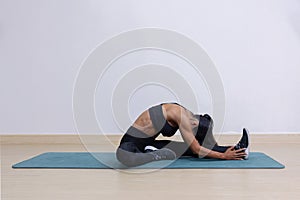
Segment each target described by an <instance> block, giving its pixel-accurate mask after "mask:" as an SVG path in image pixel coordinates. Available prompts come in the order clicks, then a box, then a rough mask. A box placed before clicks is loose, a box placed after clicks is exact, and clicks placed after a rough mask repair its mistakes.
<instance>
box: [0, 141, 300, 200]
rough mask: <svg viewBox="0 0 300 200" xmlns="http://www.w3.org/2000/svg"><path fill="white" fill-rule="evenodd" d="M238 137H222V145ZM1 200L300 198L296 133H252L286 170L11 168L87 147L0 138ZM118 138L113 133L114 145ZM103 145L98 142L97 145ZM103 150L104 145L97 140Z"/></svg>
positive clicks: (260, 147) (259, 146)
mask: <svg viewBox="0 0 300 200" xmlns="http://www.w3.org/2000/svg"><path fill="white" fill-rule="evenodd" d="M238 137H239V136H235V135H233V136H226V137H225V136H222V137H221V138H219V141H221V144H223V143H226V144H229V143H231V142H236V141H237V140H238ZM1 140H2V141H1V184H2V185H1V197H2V199H3V200H35V199H38V200H48V199H49V200H50V199H51V200H53V199H56V200H57V199H63V200H67V199H72V200H74V199H87V200H93V199H95V200H96V199H97V200H99V199H124V200H125V199H130V200H133V199H142V200H146V199H151V200H158V199H172V200H175V199H185V200H187V199H192V198H194V199H199V200H200V199H202V200H203V199H205V200H208V199H218V200H222V199H230V200H232V199H242V200H247V199H264V200H267V199H272V200H274V199H281V200H283V199H289V200H291V199H300V135H264V136H262V135H252V144H251V150H252V151H262V152H264V153H266V154H268V155H270V156H271V157H273V158H274V159H276V160H278V161H279V162H281V163H283V164H284V165H285V166H286V168H285V169H161V170H156V171H153V172H148V173H145V172H143V171H139V170H135V171H134V170H131V171H127V172H124V171H118V170H110V169H80V170H79V169H12V168H11V166H12V165H13V164H15V163H17V162H19V161H22V160H24V159H28V158H29V157H33V156H35V155H37V154H40V153H44V152H49V151H86V149H85V147H84V145H82V144H80V143H78V138H74V136H45V137H38V136H34V135H31V136H27V137H25V136H24V137H23V136H16V137H13V136H10V137H9V136H4V137H3V136H1ZM118 140H119V136H111V141H113V142H112V143H113V144H117V143H118ZM101 145H102V146H101ZM98 146H101V147H102V148H103V150H105V149H106V147H105V145H104V144H99V145H98Z"/></svg>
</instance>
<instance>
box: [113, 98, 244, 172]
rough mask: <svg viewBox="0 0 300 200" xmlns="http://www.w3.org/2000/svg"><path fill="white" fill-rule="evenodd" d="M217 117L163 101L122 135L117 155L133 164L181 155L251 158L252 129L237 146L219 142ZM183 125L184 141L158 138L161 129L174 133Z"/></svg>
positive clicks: (181, 128)
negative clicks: (215, 129) (214, 125)
mask: <svg viewBox="0 0 300 200" xmlns="http://www.w3.org/2000/svg"><path fill="white" fill-rule="evenodd" d="M212 128H213V120H212V119H211V117H210V116H209V115H207V114H205V115H195V114H193V113H192V112H191V111H189V110H187V109H186V108H184V107H183V106H181V105H179V104H177V103H163V104H160V105H156V106H153V107H151V108H149V109H148V110H146V111H144V112H143V113H142V114H141V115H140V116H139V117H138V118H137V119H136V121H135V122H134V124H133V125H132V126H130V128H129V129H128V130H127V132H126V133H125V134H124V136H123V137H122V139H121V142H120V146H119V147H118V149H117V152H116V155H117V158H118V160H119V161H120V162H121V163H123V164H124V165H126V166H129V167H133V166H138V165H142V164H145V163H148V162H152V161H156V160H173V159H176V158H178V157H181V156H192V157H206V158H217V159H225V160H242V159H247V158H248V154H249V149H248V146H249V141H248V137H249V136H248V131H247V130H246V129H243V136H242V138H241V140H240V141H239V143H238V144H237V145H235V146H219V145H218V144H217V142H216V140H215V138H214V136H213V133H212ZM178 129H179V131H180V133H181V136H182V138H183V140H184V142H177V141H170V140H156V137H157V136H158V135H159V134H160V133H161V134H162V135H163V136H167V137H171V136H173V135H174V134H175V133H176V131H177V130H178Z"/></svg>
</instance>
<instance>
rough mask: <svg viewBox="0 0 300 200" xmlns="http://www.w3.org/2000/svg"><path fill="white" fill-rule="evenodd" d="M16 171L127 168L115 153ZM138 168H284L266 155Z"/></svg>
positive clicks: (45, 161)
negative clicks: (31, 169)
mask: <svg viewBox="0 0 300 200" xmlns="http://www.w3.org/2000/svg"><path fill="white" fill-rule="evenodd" d="M12 167H13V168H48V169H49V168H59V169H112V168H114V169H126V168H127V167H126V166H124V165H122V164H121V163H120V162H119V161H118V160H117V159H116V156H115V153H112V152H107V153H89V152H48V153H43V154H40V155H38V156H35V157H33V158H30V159H28V160H25V161H22V162H20V163H17V164H15V165H13V166H12ZM134 168H137V169H156V168H168V169H181V168H182V169H196V168H199V169H200V168H205V169H282V168H284V165H282V164H280V163H279V162H277V161H275V160H274V159H272V158H270V157H269V156H267V155H266V154H264V153H260V152H251V153H250V155H249V159H248V160H218V159H203V158H202V159H200V158H192V157H182V158H179V159H177V160H172V161H167V160H162V161H155V162H151V163H147V164H144V165H141V166H138V167H134Z"/></svg>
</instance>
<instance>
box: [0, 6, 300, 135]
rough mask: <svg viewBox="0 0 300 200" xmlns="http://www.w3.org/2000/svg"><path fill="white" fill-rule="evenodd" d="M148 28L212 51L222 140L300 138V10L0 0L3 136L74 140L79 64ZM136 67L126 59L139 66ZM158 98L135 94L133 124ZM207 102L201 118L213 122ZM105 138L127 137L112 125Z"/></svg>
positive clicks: (0, 117) (0, 129)
mask: <svg viewBox="0 0 300 200" xmlns="http://www.w3.org/2000/svg"><path fill="white" fill-rule="evenodd" d="M142 27H159V28H165V29H170V30H174V31H177V32H179V33H182V34H184V35H186V36H188V37H190V38H192V39H193V40H194V41H196V42H197V43H199V44H200V45H201V46H202V47H203V48H204V49H205V50H206V51H207V53H208V55H209V56H210V57H211V59H212V60H213V61H214V62H215V64H216V67H217V69H218V71H219V73H220V75H221V77H222V80H223V84H224V88H225V93H226V119H225V123H224V127H223V131H224V132H232V131H234V132H237V131H240V129H241V128H242V127H243V126H247V127H248V128H249V129H250V130H251V131H252V132H264V133H274V132H283V133H290V132H300V123H299V122H300V106H299V102H300V81H299V74H300V1H299V0H247V1H239V0H227V1H216V0H213V1H212V0H206V1H200V0H193V1H191V0H190V1H180V0H164V1H161V0H152V1H146V0H121V1H120V0H109V1H104V0H103V1H99V0H94V1H91V0H90V1H88V0H43V1H40V0H27V1H22V0H2V1H0V67H1V73H0V89H1V90H0V91H1V96H0V97H1V98H0V134H16V133H74V132H75V124H74V122H73V115H72V91H73V84H74V81H75V78H76V74H77V71H78V69H79V67H80V64H81V63H82V61H83V60H84V59H85V58H86V56H87V55H88V54H89V52H90V51H91V50H92V49H93V48H95V47H96V46H97V45H98V44H99V43H101V42H103V41H104V40H106V39H108V38H110V37H111V36H113V35H116V34H118V33H120V32H123V31H127V30H131V29H136V28H142ZM150 55H151V53H150ZM153 55H154V54H153ZM141 56H142V55H141ZM137 57H138V55H136V57H132V58H131V61H130V59H129V58H127V59H129V62H135V64H136V63H138V62H137V61H135V60H136V59H135V58H137ZM161 57H163V55H161ZM159 58H160V56H159V55H158V56H156V59H159ZM147 59H149V57H147V58H145V60H140V61H145V62H146V60H147ZM148 61H149V60H148ZM170 62H171V64H173V65H174V66H175V65H176V62H175V60H171V61H170ZM178 62H180V61H178ZM141 63H142V62H141ZM169 64H170V63H169ZM171 64H170V65H171ZM116 65H117V64H116ZM175 68H176V66H175ZM152 87H154V86H152ZM154 89H157V91H158V93H157V94H158V95H163V94H164V90H163V89H162V88H155V87H154V88H149V87H148V88H144V91H143V90H141V91H138V92H137V93H136V96H135V97H134V99H133V101H135V102H140V104H139V106H137V108H135V107H134V103H132V102H131V103H130V107H131V111H130V112H131V116H132V118H134V117H135V116H136V115H137V114H138V112H139V111H140V110H142V109H143V107H142V106H140V105H143V103H144V104H145V105H146V104H149V102H148V101H146V100H145V99H148V100H149V98H145V95H146V97H147V95H148V96H149V94H147V92H149V91H153V90H154ZM108 90H109V87H107V89H105V88H104V89H101V90H100V91H97V92H98V95H99V93H101V94H100V95H105V94H106V93H107V92H109V91H108ZM203 96H204V97H203V102H202V103H203V110H201V111H203V112H210V109H211V108H210V106H209V105H208V103H207V102H209V100H208V99H207V93H206V92H205V91H204V92H203ZM149 97H153V94H152V95H150V96H149ZM162 98H164V99H167V100H168V99H174V98H175V97H174V95H173V96H172V94H165V96H164V97H162ZM157 100H160V99H157V98H156V97H155V98H154V99H153V101H157ZM98 115H102V113H100V114H99V113H98ZM105 128H106V129H105V131H106V132H110V133H114V132H115V133H117V132H120V131H119V130H118V128H117V126H116V125H115V124H114V123H113V121H109V120H108V123H107V124H106V126H105Z"/></svg>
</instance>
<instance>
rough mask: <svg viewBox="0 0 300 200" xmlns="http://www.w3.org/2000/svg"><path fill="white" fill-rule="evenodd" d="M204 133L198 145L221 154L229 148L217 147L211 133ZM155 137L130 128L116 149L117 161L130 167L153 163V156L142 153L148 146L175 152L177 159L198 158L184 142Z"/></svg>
mask: <svg viewBox="0 0 300 200" xmlns="http://www.w3.org/2000/svg"><path fill="white" fill-rule="evenodd" d="M206 133H207V134H205V135H206V136H205V137H204V136H203V137H200V138H199V137H198V138H197V139H198V142H199V143H200V145H202V146H204V147H206V148H210V149H212V150H213V151H217V152H222V153H224V152H225V151H226V150H227V149H228V148H229V146H219V145H218V144H217V143H216V142H215V139H214V137H213V135H212V132H211V131H207V132H206ZM155 137H156V136H153V137H147V136H146V135H145V134H144V133H143V132H141V131H140V130H138V129H136V128H135V127H132V126H131V127H130V128H129V129H128V131H127V132H126V134H125V135H124V136H123V138H122V140H121V143H120V146H119V148H118V149H117V152H116V155H117V158H118V160H119V161H120V162H121V163H123V164H124V165H127V166H130V167H132V166H137V165H142V164H145V163H148V162H151V161H154V160H155V157H154V155H153V154H151V153H145V152H144V148H145V147H146V146H148V145H150V146H154V147H156V148H158V149H161V148H169V149H171V150H173V151H174V152H175V154H176V156H177V157H181V156H192V157H198V155H197V154H194V153H193V152H192V150H191V149H190V148H189V146H188V145H187V144H186V143H185V142H177V141H171V140H155ZM199 140H200V141H199Z"/></svg>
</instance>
